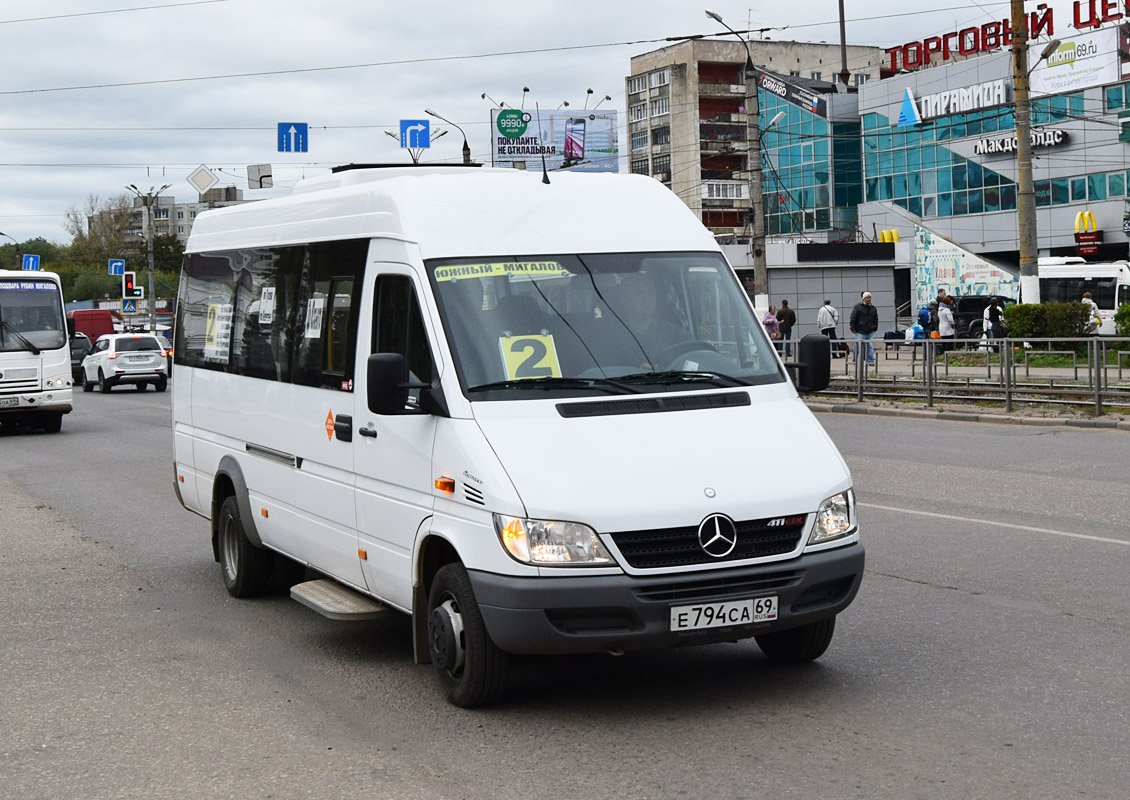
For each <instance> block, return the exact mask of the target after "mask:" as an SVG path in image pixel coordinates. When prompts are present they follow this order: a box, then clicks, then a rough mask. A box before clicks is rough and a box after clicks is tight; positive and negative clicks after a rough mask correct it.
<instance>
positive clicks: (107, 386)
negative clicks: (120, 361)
mask: <svg viewBox="0 0 1130 800" xmlns="http://www.w3.org/2000/svg"><path fill="white" fill-rule="evenodd" d="M113 388H114V384H112V383H110V379H109V378H107V377H106V376H105V374H103V372H102V370H98V391H100V392H102V394H109V393H110V390H111V389H113Z"/></svg>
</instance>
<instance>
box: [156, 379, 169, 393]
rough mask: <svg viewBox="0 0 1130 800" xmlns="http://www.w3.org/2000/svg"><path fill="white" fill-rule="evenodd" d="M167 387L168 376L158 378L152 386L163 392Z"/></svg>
mask: <svg viewBox="0 0 1130 800" xmlns="http://www.w3.org/2000/svg"><path fill="white" fill-rule="evenodd" d="M168 387H169V379H168V378H158V379H157V384H156V386H155V387H154V388H156V389H157V391H158V392H163V391H165V389H167V388H168Z"/></svg>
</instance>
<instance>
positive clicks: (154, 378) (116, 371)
mask: <svg viewBox="0 0 1130 800" xmlns="http://www.w3.org/2000/svg"><path fill="white" fill-rule="evenodd" d="M122 383H132V384H133V385H134V386H136V387H137V390H138V391H139V392H144V391H145V387H146V386H148V385H149V384H153V386H154V388H156V389H157V391H158V392H163V391H165V389H166V387H167V386H168V385H169V373H168V366H167V364H166V350H165V348H164V347H163V346H162V344H161V342H160V340H159V339H158V338H157V337H156V336H154V335H153V334H150V333H107V334H105V335H103V336H99V337H98V341H96V342H95V343H94V347H93V348H91V350H90V353H89V354H88V355H87V356H86V358H84V359H83V360H82V390H83V391H84V392H91V391H94V387H95V386H96V385H97V386H98V388H99V390H100V391H101V392H102V393H103V394H105V393H107V392H109V391H110V390H111V389H113V388H114V387H115V386H117V385H118V384H122Z"/></svg>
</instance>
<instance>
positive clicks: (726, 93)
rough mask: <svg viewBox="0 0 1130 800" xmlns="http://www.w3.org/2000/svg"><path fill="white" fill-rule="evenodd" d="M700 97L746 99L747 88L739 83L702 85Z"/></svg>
mask: <svg viewBox="0 0 1130 800" xmlns="http://www.w3.org/2000/svg"><path fill="white" fill-rule="evenodd" d="M698 93H699V96H700V97H745V96H746V94H745V86H743V85H742V84H740V83H738V84H735V83H729V84H727V83H700V84H699V85H698Z"/></svg>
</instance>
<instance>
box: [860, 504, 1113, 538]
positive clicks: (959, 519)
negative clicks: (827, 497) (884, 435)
mask: <svg viewBox="0 0 1130 800" xmlns="http://www.w3.org/2000/svg"><path fill="white" fill-rule="evenodd" d="M859 506H860V507H861V508H877V509H879V510H880V511H899V512H902V513H903V514H917V515H918V516H920V517H937V518H938V519H948V520H952V521H955V522H972V523H974V524H976V525H995V526H997V527H998V528H1010V529H1012V530H1016V531H1031V532H1033V533H1050V534H1052V535H1053V536H1066V537H1068V538H1071V539H1089V540H1090V541H1092V542H1106V543H1107V544H1120V545H1122V546H1124V547H1130V541H1126V540H1125V539H1110V538H1107V537H1105V536H1091V535H1089V534H1086V533H1068V532H1067V531H1053V530H1052V529H1050V528H1034V527H1032V526H1031V525H1014V524H1013V523H1011V522H995V521H993V520H989V519H977V518H976V517H955V516H953V515H952V514H938V513H935V512H933V511H918V510H916V509H912V508H896V507H895V506H881V505H877V504H875V503H859Z"/></svg>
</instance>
